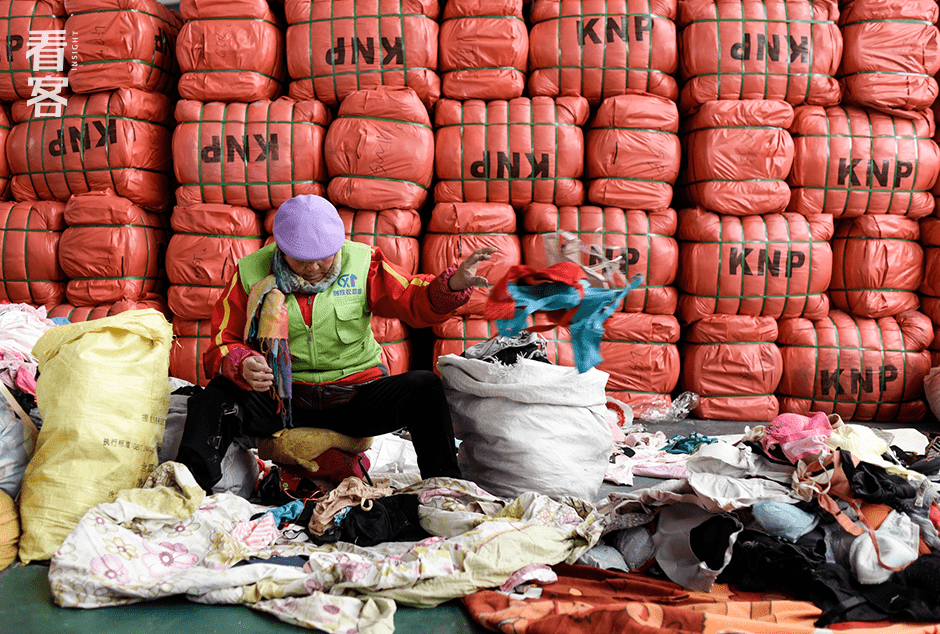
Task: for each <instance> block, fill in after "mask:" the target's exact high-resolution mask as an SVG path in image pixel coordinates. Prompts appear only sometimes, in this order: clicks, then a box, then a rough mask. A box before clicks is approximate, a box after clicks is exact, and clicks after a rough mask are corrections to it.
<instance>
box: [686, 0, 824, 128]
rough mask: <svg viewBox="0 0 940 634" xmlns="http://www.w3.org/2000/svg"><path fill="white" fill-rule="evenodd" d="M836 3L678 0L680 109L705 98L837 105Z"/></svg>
mask: <svg viewBox="0 0 940 634" xmlns="http://www.w3.org/2000/svg"><path fill="white" fill-rule="evenodd" d="M838 15H839V8H838V4H837V2H836V1H835V0H814V1H811V0H766V1H762V0H680V1H679V5H678V13H677V18H676V22H677V25H678V27H679V33H680V34H679V49H680V50H681V51H682V55H681V56H680V58H679V77H680V79H681V80H682V81H683V82H684V84H683V86H682V90H681V94H680V97H679V106H680V110H682V111H683V112H689V111H692V110H694V109H696V108H697V107H699V106H701V105H702V104H704V103H706V102H708V101H714V100H722V99H732V100H736V99H773V100H782V101H786V102H787V103H789V104H790V105H793V106H796V105H800V104H803V103H809V104H818V105H823V106H828V105H835V104H837V103H838V102H839V98H840V95H841V90H840V87H839V83H838V81H837V80H836V78H835V75H836V72H837V70H838V68H839V62H840V60H841V58H842V34H841V32H840V31H839V27H838V26H837V25H836V23H835V20H836V18H837V17H838Z"/></svg>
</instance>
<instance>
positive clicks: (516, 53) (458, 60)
mask: <svg viewBox="0 0 940 634" xmlns="http://www.w3.org/2000/svg"><path fill="white" fill-rule="evenodd" d="M439 38H440V40H439V41H440V44H439V47H438V48H439V55H440V59H439V74H440V77H441V94H442V95H443V96H444V97H448V98H450V99H483V100H486V101H489V100H492V99H515V98H516V97H521V96H522V93H523V91H524V90H525V82H526V69H527V65H526V64H527V61H528V57H529V30H528V29H527V28H526V23H525V20H524V19H523V17H522V0H450V1H449V2H447V3H446V4H445V5H444V11H443V14H442V15H441V30H440V36H439Z"/></svg>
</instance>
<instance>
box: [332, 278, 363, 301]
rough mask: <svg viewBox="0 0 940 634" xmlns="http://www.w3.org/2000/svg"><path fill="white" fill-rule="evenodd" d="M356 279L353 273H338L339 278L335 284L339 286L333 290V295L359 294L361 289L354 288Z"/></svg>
mask: <svg viewBox="0 0 940 634" xmlns="http://www.w3.org/2000/svg"><path fill="white" fill-rule="evenodd" d="M357 280H358V276H357V275H356V274H354V273H344V274H343V275H340V276H339V279H338V280H336V285H337V286H338V287H339V288H338V289H337V290H335V291H333V295H334V296H336V295H361V294H362V289H361V288H356V281H357Z"/></svg>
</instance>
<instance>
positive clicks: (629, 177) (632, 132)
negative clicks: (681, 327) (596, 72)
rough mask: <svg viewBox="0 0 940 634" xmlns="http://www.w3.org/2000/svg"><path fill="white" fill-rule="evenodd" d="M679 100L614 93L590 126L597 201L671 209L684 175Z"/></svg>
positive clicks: (588, 156)
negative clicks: (677, 184) (681, 173)
mask: <svg viewBox="0 0 940 634" xmlns="http://www.w3.org/2000/svg"><path fill="white" fill-rule="evenodd" d="M678 131H679V110H678V108H677V107H676V104H675V102H673V101H670V100H669V99H666V98H665V97H659V96H657V95H649V94H644V93H635V92H631V93H629V94H624V95H617V96H614V97H608V98H607V99H605V100H604V101H603V102H601V105H600V107H599V108H598V109H597V113H596V114H595V115H594V117H592V119H591V120H590V121H589V122H588V124H587V126H586V127H585V130H584V143H585V175H586V180H587V186H588V191H587V197H588V200H589V201H590V202H591V203H592V204H595V205H610V206H613V207H624V208H627V209H646V210H650V211H652V210H656V209H665V208H667V207H669V206H670V204H672V186H673V185H674V184H675V182H676V177H677V176H678V175H679V164H680V157H681V144H680V142H679V136H678Z"/></svg>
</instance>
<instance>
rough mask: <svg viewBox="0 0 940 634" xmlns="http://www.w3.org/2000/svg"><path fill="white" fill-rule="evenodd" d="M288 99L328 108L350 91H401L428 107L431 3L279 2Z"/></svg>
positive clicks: (433, 38)
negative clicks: (284, 29)
mask: <svg viewBox="0 0 940 634" xmlns="http://www.w3.org/2000/svg"><path fill="white" fill-rule="evenodd" d="M284 11H285V14H286V16H287V23H288V25H289V26H288V27H287V50H288V54H287V71H288V73H289V74H290V77H291V79H292V80H293V81H292V82H291V84H290V96H291V97H293V98H294V99H318V100H320V101H322V102H323V103H325V104H328V105H330V106H334V105H337V104H339V103H340V102H342V101H343V100H344V99H345V98H346V97H347V96H348V95H349V94H350V93H353V92H356V91H358V90H363V89H368V88H374V87H377V86H396V87H404V86H407V87H409V88H411V89H412V90H414V91H415V93H417V95H418V97H419V98H420V99H421V101H422V102H423V103H424V104H425V105H426V106H427V107H429V108H430V107H432V106H433V105H434V103H435V102H436V101H437V100H438V99H439V98H440V96H441V82H440V78H439V77H438V75H437V60H438V57H437V56H438V35H439V29H440V27H439V25H438V23H437V18H438V16H439V14H440V5H439V3H438V1H437V0H391V1H389V0H385V1H384V2H383V1H382V0H366V1H362V0H339V1H336V2H334V1H333V0H285V2H284Z"/></svg>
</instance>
